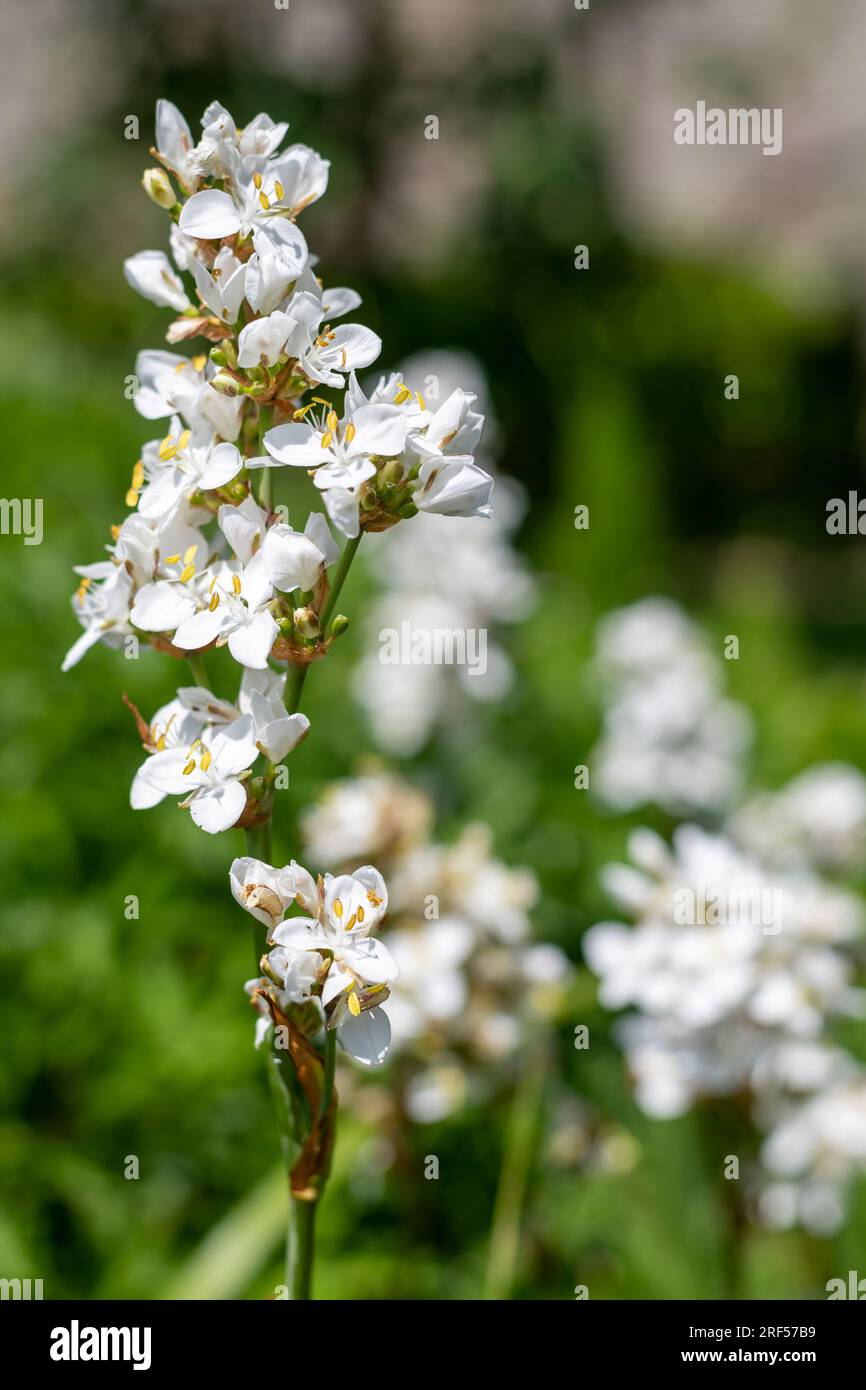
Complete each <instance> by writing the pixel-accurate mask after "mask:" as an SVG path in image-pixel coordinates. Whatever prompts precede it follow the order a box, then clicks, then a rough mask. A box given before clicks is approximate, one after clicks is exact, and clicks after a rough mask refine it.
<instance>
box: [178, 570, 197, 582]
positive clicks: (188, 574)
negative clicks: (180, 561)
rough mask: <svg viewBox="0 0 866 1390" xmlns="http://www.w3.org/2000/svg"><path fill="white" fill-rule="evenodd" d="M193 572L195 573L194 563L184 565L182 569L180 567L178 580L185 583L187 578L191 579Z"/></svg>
mask: <svg viewBox="0 0 866 1390" xmlns="http://www.w3.org/2000/svg"><path fill="white" fill-rule="evenodd" d="M194 574H195V565H184V567H183V569H182V570H181V572H180V582H181V584H187V583H188V582H189V580H190V579H192V577H193V575H194Z"/></svg>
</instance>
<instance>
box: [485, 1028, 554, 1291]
mask: <svg viewBox="0 0 866 1390" xmlns="http://www.w3.org/2000/svg"><path fill="white" fill-rule="evenodd" d="M546 1072H547V1046H546V1043H545V1042H543V1041H541V1040H539V1041H536V1043H535V1044H534V1046H533V1047H532V1051H531V1052H530V1054H529V1056H528V1057H527V1059H526V1066H525V1067H524V1070H523V1073H522V1075H521V1076H520V1078H519V1080H518V1082H517V1086H516V1089H515V1092H514V1096H513V1098H512V1101H511V1111H510V1113H509V1116H508V1126H507V1129H506V1132H505V1151H504V1153H503V1156H502V1168H501V1170H500V1174H499V1187H498V1189H497V1192H496V1202H495V1204H494V1208H493V1229H492V1231H491V1235H490V1250H489V1253H488V1256H487V1274H486V1277H485V1281H484V1297H485V1298H486V1299H507V1298H510V1297H511V1290H512V1287H513V1285H514V1276H515V1274H516V1272H517V1261H518V1257H519V1255H520V1235H521V1227H522V1224H523V1209H524V1205H525V1202H526V1189H527V1185H528V1182H529V1170H530V1167H531V1165H532V1156H533V1153H534V1150H535V1140H536V1135H537V1132H538V1122H539V1118H540V1115H541V1102H542V1097H543V1092H544V1079H545V1075H546Z"/></svg>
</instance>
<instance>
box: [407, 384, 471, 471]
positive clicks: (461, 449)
mask: <svg viewBox="0 0 866 1390" xmlns="http://www.w3.org/2000/svg"><path fill="white" fill-rule="evenodd" d="M403 389H404V390H408V387H405V386H404V388H403ZM422 399H423V398H422ZM476 399H477V397H476V396H474V395H473V394H471V393H470V392H468V391H463V390H460V389H459V388H458V389H457V390H455V391H452V392H451V394H450V395H449V396H448V398H447V399H446V400H444V401H443V402H442V404H441V405H440V406H439V407H438V409H437V410H435V411H434V412H433V413H432V414H431V413H430V411H428V410H423V411H422V414H421V416H420V417H417V416H416V420H415V426H414V428H413V431H412V435H411V438H410V448H411V449H412V451H413V452H414V453H416V454H418V455H419V457H421V458H436V459H441V458H442V457H443V455H446V456H447V455H451V456H455V457H457V456H465V455H468V456H470V457H471V456H472V455H474V453H475V450H476V448H477V447H478V445H479V443H480V442H481V435H482V433H483V430H484V416H483V415H481V414H480V413H479V412H478V411H476V410H473V409H472V406H473V404H474V403H475V401H476Z"/></svg>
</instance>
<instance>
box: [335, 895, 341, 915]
mask: <svg viewBox="0 0 866 1390" xmlns="http://www.w3.org/2000/svg"><path fill="white" fill-rule="evenodd" d="M334 914H335V916H337V917H342V915H343V904H342V903H341V901H340V899H339V898H335V899H334Z"/></svg>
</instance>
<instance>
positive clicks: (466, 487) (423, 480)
mask: <svg viewBox="0 0 866 1390" xmlns="http://www.w3.org/2000/svg"><path fill="white" fill-rule="evenodd" d="M492 496H493V479H492V478H491V476H490V474H489V473H485V471H484V469H483V468H479V467H478V465H477V463H475V462H474V460H473V459H472V458H471V457H470V456H469V455H468V454H467V455H465V456H462V457H461V456H460V455H457V456H456V457H454V458H448V457H446V456H445V455H444V454H443V455H440V456H438V457H436V458H428V459H427V460H426V462H425V463H422V465H421V469H420V471H419V473H418V482H417V484H416V486H415V487H414V489H413V492H412V501H413V502H414V503H415V506H416V507H417V508H418V510H419V511H422V512H433V513H435V514H437V515H439V516H485V517H486V516H490V513H491V509H492V503H491V498H492Z"/></svg>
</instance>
